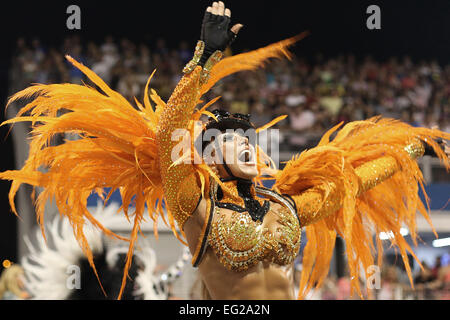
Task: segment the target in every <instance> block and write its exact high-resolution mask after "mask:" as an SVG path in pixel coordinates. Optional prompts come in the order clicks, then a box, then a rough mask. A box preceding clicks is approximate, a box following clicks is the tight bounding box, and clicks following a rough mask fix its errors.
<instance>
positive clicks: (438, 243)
mask: <svg viewBox="0 0 450 320" xmlns="http://www.w3.org/2000/svg"><path fill="white" fill-rule="evenodd" d="M446 246H450V238H443V239H436V240H433V247H435V248H440V247H446Z"/></svg>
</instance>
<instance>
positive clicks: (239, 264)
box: [194, 183, 301, 272]
mask: <svg viewBox="0 0 450 320" xmlns="http://www.w3.org/2000/svg"><path fill="white" fill-rule="evenodd" d="M219 192H220V189H219ZM254 193H255V195H256V196H259V197H260V198H259V199H260V200H259V201H261V202H262V201H264V205H265V206H267V207H268V210H267V213H266V214H265V215H264V216H263V217H262V218H261V219H255V218H254V217H253V216H252V215H251V214H250V212H247V211H245V210H233V209H232V208H233V206H231V207H228V206H226V204H235V203H239V200H238V198H237V197H236V195H229V194H227V195H225V196H224V198H223V199H221V201H219V200H218V186H217V184H216V183H213V184H212V185H211V189H210V199H209V201H208V202H209V206H208V207H209V217H208V221H207V229H206V232H205V234H204V236H203V240H202V244H201V250H200V254H199V255H198V256H197V259H196V261H195V262H194V266H198V264H199V263H200V261H201V257H202V256H203V254H204V253H205V252H206V249H207V246H210V247H211V248H212V250H213V251H214V253H215V255H216V256H217V258H218V259H219V261H220V263H221V264H222V265H223V266H224V267H226V268H227V269H229V270H232V271H237V272H239V271H245V270H247V269H249V268H251V267H253V266H255V265H256V264H257V263H259V262H260V261H267V262H273V263H276V264H278V265H288V264H290V263H292V262H293V260H294V259H295V257H296V256H297V254H298V252H299V249H300V240H301V227H300V221H299V218H298V216H297V213H296V208H295V203H294V202H291V201H290V200H289V199H288V198H286V197H284V196H282V195H280V194H278V193H276V192H274V191H272V190H269V189H266V188H262V187H254ZM261 197H264V198H265V200H262V198H261ZM267 199H268V200H269V201H268V200H267ZM224 209H229V210H224Z"/></svg>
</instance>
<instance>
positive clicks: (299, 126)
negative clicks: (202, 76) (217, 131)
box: [9, 35, 450, 151]
mask: <svg viewBox="0 0 450 320" xmlns="http://www.w3.org/2000/svg"><path fill="white" fill-rule="evenodd" d="M193 45H195V44H194V43H189V44H188V43H187V42H181V43H180V44H179V46H178V47H177V48H169V46H168V45H167V44H166V41H165V40H164V39H163V38H159V39H157V40H156V41H154V43H151V44H149V43H134V42H132V41H130V40H128V39H126V38H121V39H115V38H113V37H111V36H107V37H106V38H105V40H104V41H103V42H102V43H94V42H85V41H82V40H81V39H80V38H79V37H77V36H76V35H75V36H71V37H67V38H66V39H64V41H63V43H62V44H61V45H60V46H57V47H48V46H46V45H44V44H43V43H41V42H40V40H39V39H31V40H28V41H27V40H25V39H23V38H19V39H18V40H17V44H16V49H15V54H14V56H13V61H12V68H11V72H10V88H9V91H10V93H13V92H16V91H18V90H21V89H23V88H25V87H27V86H28V85H30V83H60V82H71V83H82V82H83V81H85V80H86V79H85V78H84V77H83V74H82V73H81V72H80V71H79V70H78V69H76V68H74V67H73V66H71V65H70V64H69V63H68V62H67V61H66V60H65V59H64V55H65V54H69V55H71V56H72V57H73V58H75V59H76V60H78V61H79V62H82V63H83V64H85V65H86V66H88V67H89V68H91V69H92V70H93V71H94V72H95V73H97V74H98V75H99V76H100V77H101V78H102V79H104V80H105V82H106V83H108V84H109V85H110V87H111V88H112V89H114V90H117V91H119V92H120V93H121V94H122V95H124V96H125V97H126V98H127V99H129V100H130V101H131V102H132V103H134V102H133V101H134V97H136V98H137V99H138V100H140V101H141V100H142V99H143V89H144V87H145V83H146V81H147V79H148V77H149V75H150V74H151V73H152V71H153V70H154V69H157V71H156V74H155V77H154V78H153V79H152V82H151V87H152V88H154V89H155V90H156V91H157V92H158V93H159V95H160V96H161V97H162V98H163V99H164V100H167V99H168V98H169V97H170V94H171V92H172V91H173V89H174V88H175V86H176V84H177V82H178V81H179V79H180V77H181V75H182V73H181V70H182V68H183V66H184V65H185V64H186V63H187V62H188V61H189V60H190V59H191V57H192V53H193V47H192V46H193ZM218 95H220V96H222V99H220V100H219V101H218V102H216V106H215V107H220V108H224V109H228V110H229V111H231V112H240V113H251V114H252V120H253V122H254V123H255V124H256V125H257V126H261V125H263V124H265V123H267V122H269V121H270V120H272V119H273V118H275V117H276V116H278V115H281V114H288V115H289V117H288V118H287V119H285V120H283V121H282V122H280V123H279V124H278V125H277V126H278V128H279V129H280V132H281V134H282V140H283V141H282V142H283V143H282V144H280V146H281V148H284V149H286V151H294V150H297V151H298V150H301V149H303V148H306V147H311V146H313V145H315V144H316V143H317V141H318V139H319V138H320V136H321V135H323V133H324V132H325V131H326V130H327V129H329V128H331V127H332V126H333V125H335V124H337V123H339V122H341V121H343V122H348V121H353V120H362V119H367V118H369V117H372V116H375V115H382V116H385V117H391V118H397V119H401V120H403V121H405V122H408V123H410V124H412V125H414V126H425V127H432V126H436V125H437V126H439V127H440V129H441V130H444V131H447V132H450V120H449V119H450V65H446V66H442V65H439V64H438V63H437V62H435V61H417V62H413V61H412V60H411V59H410V58H409V57H402V58H391V59H389V60H387V61H375V60H374V59H372V58H371V57H366V58H364V59H357V58H355V57H354V56H352V55H347V56H338V57H335V58H324V57H323V56H321V55H317V56H315V57H314V58H310V59H305V58H302V56H301V53H299V54H297V56H295V57H294V58H293V60H292V61H289V60H274V61H273V62H271V63H269V64H267V66H266V68H265V69H260V70H257V71H251V72H250V71H249V72H242V73H239V74H236V75H232V76H230V77H228V78H226V79H224V80H223V81H221V82H220V83H219V84H217V85H216V86H215V87H214V88H213V90H211V91H210V92H209V93H208V96H207V97H206V101H207V100H209V99H210V98H213V97H215V96H218Z"/></svg>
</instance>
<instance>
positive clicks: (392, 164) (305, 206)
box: [291, 140, 425, 226]
mask: <svg viewBox="0 0 450 320" xmlns="http://www.w3.org/2000/svg"><path fill="white" fill-rule="evenodd" d="M424 150H425V149H424V146H423V144H422V142H420V141H419V140H414V141H413V142H411V143H410V144H408V145H407V146H406V147H405V151H406V152H407V153H408V154H409V156H410V157H411V158H413V159H415V158H417V157H420V156H422V155H423V153H424ZM398 170H399V166H398V163H397V161H396V160H395V159H394V158H393V157H391V156H383V157H380V158H378V159H375V160H372V161H369V162H367V163H364V164H362V165H360V166H359V167H357V168H355V173H356V175H357V176H358V178H359V190H358V196H359V195H361V194H362V193H364V192H365V191H367V190H369V189H371V188H373V187H375V186H377V185H378V184H380V183H381V182H383V181H385V180H386V179H389V178H390V177H392V176H393V175H394V174H395V173H396V172H397V171H398ZM330 189H331V191H330V193H329V196H328V199H327V200H326V201H325V202H323V197H324V196H325V194H326V191H327V190H330ZM343 196H344V195H343V192H342V191H341V189H340V188H337V187H336V185H334V184H333V183H332V184H331V187H330V186H329V188H328V189H326V188H325V186H321V185H319V186H316V187H312V188H310V189H308V190H306V191H304V192H302V193H301V194H299V195H293V196H291V197H292V199H293V200H294V201H295V204H296V206H297V211H298V215H299V218H300V222H301V224H302V226H306V225H309V224H312V223H314V222H317V221H319V220H321V219H323V218H326V217H328V216H329V215H331V214H333V213H335V212H336V211H337V210H339V209H340V208H341V207H342V204H343Z"/></svg>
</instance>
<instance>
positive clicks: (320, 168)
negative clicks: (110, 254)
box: [0, 34, 450, 298]
mask: <svg viewBox="0 0 450 320" xmlns="http://www.w3.org/2000/svg"><path fill="white" fill-rule="evenodd" d="M304 36H305V34H301V35H299V36H297V37H294V38H290V39H287V40H284V41H281V42H278V43H275V44H272V45H269V46H267V47H265V48H261V49H258V50H255V51H251V52H248V53H243V54H239V55H236V56H233V57H228V58H225V59H223V60H221V61H219V60H220V57H216V58H217V59H216V60H214V59H212V60H211V59H210V60H209V61H208V62H207V63H206V64H205V66H204V67H203V68H202V67H200V66H196V67H195V68H193V70H191V71H190V72H188V73H186V74H185V75H184V77H183V78H182V79H181V81H180V82H179V84H178V85H177V87H176V88H175V90H174V92H173V94H172V96H171V97H170V99H169V101H168V102H167V103H165V102H164V101H162V99H161V98H160V97H159V96H158V94H157V93H156V92H155V91H154V90H151V91H150V94H149V92H148V86H149V82H150V79H151V77H150V78H149V81H148V82H147V85H146V87H145V93H144V99H143V104H141V103H139V102H138V101H137V100H136V101H135V102H136V105H137V108H134V107H133V106H132V105H131V104H130V103H129V102H128V101H127V100H126V99H125V98H124V97H123V96H121V95H120V94H119V93H117V92H115V91H113V90H111V89H110V88H109V87H108V86H107V85H106V84H105V83H104V82H103V81H102V80H101V79H100V78H99V77H98V76H97V75H96V74H94V73H93V72H92V71H91V70H89V69H88V68H87V67H85V66H83V65H82V64H80V63H78V62H77V61H75V60H73V59H72V58H71V57H69V56H67V59H68V60H69V61H70V62H71V63H72V64H73V65H74V66H75V67H77V68H78V69H80V70H81V71H82V72H83V73H84V74H85V75H86V76H87V77H88V78H89V79H90V80H91V81H92V82H93V83H94V84H95V85H96V86H97V87H98V90H96V89H95V88H93V87H89V86H87V85H84V86H81V85H75V84H51V85H34V86H31V87H29V88H26V89H24V90H22V91H20V92H18V93H16V94H15V95H14V96H13V97H12V98H11V99H10V100H9V103H12V102H14V101H16V100H18V99H21V98H31V97H34V98H35V99H34V100H33V101H32V102H30V103H28V104H27V105H26V106H25V107H23V108H22V109H21V110H20V111H19V113H18V115H17V117H16V118H14V119H11V120H8V121H5V122H4V123H3V124H7V123H15V122H19V121H30V122H31V123H32V128H33V130H32V132H31V134H32V139H31V142H30V152H29V158H28V160H27V161H26V163H25V165H24V166H23V168H22V169H21V170H14V171H6V172H3V173H0V178H1V179H8V180H12V185H11V190H10V193H9V200H10V204H11V208H12V211H13V212H14V213H15V214H17V212H16V209H15V206H14V197H15V194H16V193H17V190H18V188H19V186H20V185H21V184H22V183H26V184H30V185H32V186H35V187H38V186H39V187H42V188H43V191H42V192H41V193H40V194H39V196H38V198H37V199H36V213H37V217H38V221H39V223H40V224H41V226H42V232H43V233H44V229H43V223H44V207H45V204H46V202H47V200H50V199H54V201H55V202H56V205H57V207H58V209H59V212H60V214H61V215H63V216H66V217H67V218H68V220H69V222H70V224H71V226H72V227H73V230H74V235H75V237H76V239H77V240H78V242H79V244H80V245H81V248H82V250H83V252H84V253H85V254H86V256H87V257H88V259H89V261H90V263H91V266H92V267H93V268H94V270H95V266H94V265H93V258H92V253H91V248H90V246H89V243H88V240H87V238H86V236H85V234H84V225H85V221H86V220H88V221H90V222H91V223H92V224H93V225H94V226H96V227H97V228H99V229H101V230H102V231H103V232H104V233H105V234H107V235H109V236H112V237H116V238H120V239H122V240H125V241H129V249H128V256H127V263H126V266H125V270H124V274H123V280H122V289H123V287H124V284H125V281H126V277H127V271H128V269H129V267H130V264H131V257H132V254H133V249H134V244H135V241H136V239H137V236H138V232H139V230H140V224H141V222H142V221H143V219H144V216H143V215H144V211H145V210H144V208H145V206H147V208H148V212H149V215H150V218H151V219H153V221H155V224H156V221H157V220H158V219H157V218H158V216H159V215H161V216H162V217H163V219H164V221H165V222H166V224H168V225H169V226H170V227H171V229H172V230H173V232H174V235H175V236H176V237H177V238H178V239H180V241H183V239H182V238H183V237H184V234H183V226H184V223H185V222H186V220H187V219H188V218H189V217H190V215H191V214H192V212H193V210H194V209H195V206H196V201H194V200H196V199H198V198H199V196H206V197H207V194H208V192H209V186H210V182H211V181H212V180H211V179H213V180H214V181H215V182H217V183H218V184H219V185H220V186H221V187H222V188H224V189H226V188H227V187H226V186H225V185H224V184H223V183H222V182H221V181H220V179H219V177H217V176H216V175H215V174H214V172H213V171H212V170H211V169H210V168H209V167H208V166H207V165H206V164H204V163H200V164H195V163H194V164H186V163H183V162H182V161H181V160H183V159H193V158H195V156H196V154H195V149H194V148H191V149H190V151H189V152H187V153H185V154H183V155H182V156H180V159H179V160H177V161H176V162H173V161H172V158H171V155H172V150H173V148H174V146H175V144H176V142H175V141H172V139H171V138H172V134H173V132H174V130H175V129H178V128H183V129H186V130H188V131H190V132H191V136H194V127H195V122H196V121H198V120H199V119H200V117H201V115H202V114H207V115H211V113H210V112H209V111H207V110H206V109H207V108H208V106H210V105H211V104H212V103H214V102H215V101H216V99H214V100H212V101H210V102H209V103H207V104H205V105H204V106H203V107H202V108H200V109H196V106H197V105H198V104H200V103H201V101H200V98H201V96H202V95H203V94H205V93H206V92H207V91H208V90H209V89H210V88H211V87H212V86H213V85H214V84H215V83H216V82H217V81H219V80H220V79H222V78H223V77H225V76H228V75H230V74H232V73H235V72H238V71H242V70H253V69H256V68H258V67H261V66H263V64H264V62H265V61H266V60H267V59H268V58H282V57H283V56H284V57H288V58H289V57H290V55H289V53H288V51H287V47H289V46H290V45H292V44H293V43H295V42H296V41H298V40H300V39H301V38H302V37H304ZM213 58H214V57H213ZM152 75H153V74H152ZM149 96H150V98H151V99H152V100H153V102H154V103H155V104H156V105H155V107H153V106H152V105H151V103H150V98H149ZM62 110H64V111H67V112H66V113H64V114H62V115H59V116H58V111H62ZM28 113H29V115H26V114H28ZM281 119H282V118H277V119H275V120H274V121H271V122H270V123H269V124H268V125H266V126H263V127H262V128H260V129H259V130H258V131H261V130H265V129H267V128H269V127H270V126H272V125H274V124H275V123H276V122H277V121H279V120H281ZM335 129H336V128H334V129H333V130H335ZM63 132H68V133H76V134H78V135H79V136H80V139H79V140H76V141H66V142H65V143H64V144H62V145H58V146H50V145H49V141H50V139H51V138H52V136H54V135H55V134H59V133H63ZM330 135H331V131H329V132H328V133H327V134H325V136H324V138H323V139H322V141H321V143H320V144H319V146H318V147H317V148H314V149H311V150H308V151H305V152H303V153H302V154H300V155H299V156H295V157H294V158H293V159H292V160H291V161H290V162H289V163H288V164H287V165H286V168H285V169H284V170H282V171H280V172H278V171H277V170H275V169H274V168H273V166H272V165H271V163H270V159H269V158H268V157H267V155H265V154H264V152H263V151H262V150H261V148H258V147H257V158H258V159H257V163H258V170H259V173H260V175H259V176H258V177H257V179H256V181H257V182H261V180H262V179H263V175H264V174H265V175H267V174H271V175H272V177H275V178H276V179H277V183H276V184H275V190H278V191H280V193H285V194H289V195H291V196H292V198H294V200H295V202H296V205H297V208H298V209H299V216H300V218H301V221H302V223H304V225H305V226H306V225H308V226H307V236H308V244H307V247H306V250H305V252H304V262H305V267H304V272H303V275H302V280H301V295H303V294H304V293H305V292H306V291H307V290H308V289H309V288H311V287H312V285H313V283H315V282H316V281H317V280H319V285H320V280H322V279H323V277H324V276H325V275H326V273H327V270H328V267H329V262H330V259H331V253H332V249H333V247H334V240H335V236H336V234H337V233H338V234H341V235H342V236H343V237H344V238H345V240H346V243H347V253H348V255H349V263H350V270H351V272H352V275H353V274H356V272H357V270H358V268H359V267H358V266H359V263H360V262H362V263H363V265H364V266H366V265H368V264H370V263H371V262H372V254H373V252H372V251H373V250H372V249H373V248H372V245H371V241H369V240H370V239H369V238H368V236H369V230H368V229H367V228H366V226H367V225H370V224H371V225H373V226H374V227H375V228H376V229H377V230H379V231H385V230H392V231H393V233H394V235H395V238H394V240H395V244H396V245H398V246H399V247H400V250H401V252H402V257H403V258H404V259H405V257H406V256H405V254H404V253H405V250H410V248H409V247H408V246H407V244H406V242H405V240H404V239H403V237H402V236H401V235H400V233H399V232H398V229H399V228H400V223H401V222H406V223H407V224H408V225H409V226H410V227H411V230H412V235H413V236H414V235H415V233H414V231H413V230H414V226H415V225H414V221H415V220H414V215H415V212H416V209H419V210H420V211H421V213H422V214H424V215H426V211H425V209H424V206H423V204H422V203H421V202H420V200H419V198H418V196H417V183H422V181H423V178H422V175H421V173H420V170H419V169H418V167H417V164H416V163H415V162H414V161H413V160H412V159H411V158H410V154H409V153H408V152H407V151H402V150H404V147H406V146H407V145H409V144H410V143H411V141H412V140H413V139H418V140H416V142H417V143H416V145H417V146H421V142H420V141H419V140H421V141H425V142H426V143H429V144H431V145H432V146H433V147H434V148H435V150H436V152H437V154H438V155H439V156H440V157H441V158H442V159H444V155H443V153H442V152H441V151H439V149H438V147H437V146H436V144H434V143H433V141H432V139H434V138H436V137H441V138H444V139H449V138H450V136H449V135H448V134H445V133H443V132H440V131H438V130H429V129H423V128H412V127H410V126H408V125H406V124H403V123H400V122H397V121H392V120H377V119H371V120H368V121H362V122H357V123H351V124H348V125H347V126H345V127H344V128H343V129H342V130H341V131H340V132H339V134H338V136H337V137H336V139H334V140H333V141H332V142H329V141H328V139H329V137H330ZM194 140H195V139H192V140H191V141H194ZM373 161H378V162H376V163H374V162H373ZM380 161H381V162H380ZM365 164H368V165H369V166H371V168H365V167H364V166H365ZM446 165H447V166H448V161H447V162H446ZM374 166H378V167H377V168H378V169H377V170H379V171H380V172H382V173H384V170H385V167H384V166H388V169H389V170H390V171H391V172H390V175H389V176H392V177H391V178H390V179H389V180H388V181H385V182H384V183H382V184H379V185H378V186H376V187H375V185H377V184H378V183H379V182H381V180H382V179H379V177H378V173H377V172H375V171H373V170H372V169H373V168H374ZM42 168H44V169H45V170H46V171H42V170H41V169H42ZM365 169H368V170H365ZM358 170H360V171H362V172H363V173H364V174H363V175H358ZM364 170H365V171H364ZM366 171H367V173H366ZM369 171H370V172H371V174H372V175H370V174H369V173H368V172H369ZM385 178H388V176H386V177H385ZM371 179H374V180H373V181H372V180H371ZM371 182H373V183H371ZM370 187H375V188H373V189H370V190H369V188H370ZM106 188H109V189H110V191H109V194H107V195H106V192H105V189H106ZM115 190H119V191H120V195H121V198H122V207H121V208H120V209H121V210H123V212H124V213H125V215H126V216H127V218H129V219H133V224H134V227H133V229H132V231H131V234H130V236H129V238H122V237H120V236H119V235H116V234H115V233H113V232H112V231H110V230H108V229H107V228H106V227H104V226H103V225H102V224H101V223H100V222H99V221H97V220H96V219H95V217H94V216H93V215H92V214H91V213H90V212H89V211H88V210H87V198H88V197H89V196H90V195H91V194H92V193H97V194H99V195H101V196H105V195H106V198H105V200H107V199H108V197H109V196H110V194H111V193H112V192H113V191H115ZM367 190H368V191H367ZM365 191H366V192H365ZM312 200H314V202H312ZM380 203H381V205H380ZM131 204H134V205H135V210H134V212H133V213H132V214H131V213H130V214H129V213H128V208H129V206H130V205H131ZM325 209H326V210H325ZM335 212H337V214H333V213H335ZM363 220H364V221H363ZM365 220H367V221H365ZM175 221H177V224H178V228H177V226H176V225H175ZM366 222H367V223H368V224H366ZM155 230H156V227H155ZM203 231H205V230H203ZM202 237H203V235H202ZM357 239H358V241H357ZM361 239H365V241H361ZM366 240H367V241H366ZM378 248H379V249H380V248H381V246H380V245H379V246H378ZM197 249H198V248H197ZM197 251H198V250H197ZM197 254H198V252H196V253H195V254H194V258H195V255H197ZM405 263H407V261H405ZM313 266H314V268H313ZM352 285H353V286H354V287H355V288H356V289H358V288H359V287H358V283H357V282H356V281H353V282H352ZM121 294H122V291H121V293H120V294H119V298H120V296H121Z"/></svg>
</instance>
